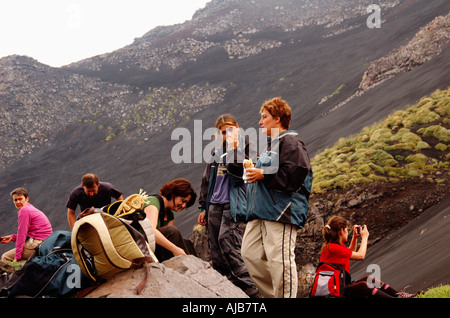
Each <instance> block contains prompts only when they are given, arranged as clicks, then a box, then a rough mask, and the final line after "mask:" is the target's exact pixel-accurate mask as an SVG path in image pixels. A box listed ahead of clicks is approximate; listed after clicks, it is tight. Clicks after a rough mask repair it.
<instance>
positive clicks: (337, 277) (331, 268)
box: [309, 262, 346, 298]
mask: <svg viewBox="0 0 450 318" xmlns="http://www.w3.org/2000/svg"><path fill="white" fill-rule="evenodd" d="M345 276H346V273H345V270H344V269H342V267H341V266H339V265H337V264H332V263H325V262H320V263H319V265H318V266H317V270H316V276H315V277H314V283H313V285H312V288H311V293H310V294H309V297H311V298H312V297H340V298H342V297H344V289H345V278H346V277H345Z"/></svg>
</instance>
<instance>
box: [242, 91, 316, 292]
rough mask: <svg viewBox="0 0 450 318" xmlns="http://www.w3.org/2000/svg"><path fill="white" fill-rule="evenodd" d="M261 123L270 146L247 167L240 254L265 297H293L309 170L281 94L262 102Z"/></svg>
mask: <svg viewBox="0 0 450 318" xmlns="http://www.w3.org/2000/svg"><path fill="white" fill-rule="evenodd" d="M260 113H261V120H260V122H259V124H260V126H261V128H262V129H263V133H265V134H267V136H268V148H267V150H266V151H265V152H264V153H262V154H261V156H260V157H259V159H258V161H257V163H256V165H255V168H253V169H249V171H248V173H247V180H248V182H249V186H248V188H247V220H248V223H247V227H246V230H245V233H244V238H243V242H242V257H243V259H244V262H245V264H246V266H247V269H248V271H249V273H250V276H251V277H252V279H253V281H254V282H255V283H256V285H257V287H258V288H259V290H260V292H261V294H262V295H263V296H265V297H275V298H291V297H292V298H295V297H297V288H298V278H297V268H296V264H295V254H294V250H295V243H296V237H297V230H298V229H299V228H301V227H302V226H303V224H304V222H305V221H306V217H307V214H308V209H309V204H308V199H309V195H310V192H311V184H312V170H311V164H310V160H309V156H308V153H307V151H306V148H305V146H304V144H303V142H302V141H301V140H300V139H299V138H298V133H297V132H296V131H293V130H289V124H290V120H291V110H290V107H289V105H288V104H287V103H286V102H285V101H283V100H281V99H280V98H274V99H272V100H269V101H266V102H265V103H264V104H263V105H262V107H261V110H260Z"/></svg>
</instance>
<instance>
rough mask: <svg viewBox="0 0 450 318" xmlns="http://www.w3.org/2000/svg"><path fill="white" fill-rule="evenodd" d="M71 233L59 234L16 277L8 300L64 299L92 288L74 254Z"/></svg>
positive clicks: (59, 232) (13, 279) (8, 294)
mask: <svg viewBox="0 0 450 318" xmlns="http://www.w3.org/2000/svg"><path fill="white" fill-rule="evenodd" d="M71 236H72V234H71V232H68V231H55V232H53V233H52V234H51V235H50V236H49V237H48V238H47V239H46V240H45V241H43V242H42V243H41V244H40V245H39V246H37V247H36V250H35V253H34V255H33V256H32V257H31V258H30V259H29V260H28V261H27V262H26V263H25V265H24V266H23V267H22V268H21V269H19V270H18V271H16V272H14V273H13V274H12V276H13V277H11V279H10V281H11V283H10V284H9V285H10V286H8V288H7V296H8V297H23V296H27V297H64V296H69V295H71V294H72V293H75V292H76V291H79V290H81V289H84V288H86V287H88V286H89V284H90V281H89V279H88V278H87V277H86V276H85V275H84V274H83V273H82V272H81V270H80V267H79V266H78V264H77V262H76V260H75V258H74V256H73V252H72V246H71Z"/></svg>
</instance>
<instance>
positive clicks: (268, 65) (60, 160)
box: [0, 0, 450, 235]
mask: <svg viewBox="0 0 450 318" xmlns="http://www.w3.org/2000/svg"><path fill="white" fill-rule="evenodd" d="M255 3H258V4H259V5H260V8H259V9H258V10H254V6H253V5H254V4H255ZM383 3H384V4H385V5H384V4H383V7H382V12H383V22H382V27H381V29H369V28H367V26H366V19H367V16H368V14H367V12H366V11H365V9H366V7H367V4H366V2H365V1H358V2H357V3H356V4H355V2H348V1H331V2H330V1H325V0H324V1H322V0H321V1H318V0H317V1H310V2H306V1H299V2H296V1H281V2H279V3H278V4H277V6H278V8H277V9H276V8H275V7H274V5H273V4H271V2H269V1H261V2H256V1H254V2H252V1H212V2H211V4H210V5H208V6H207V7H206V8H205V9H203V10H200V11H199V12H198V13H197V14H196V15H194V17H193V19H192V21H188V22H187V23H185V24H182V25H176V26H170V27H161V28H157V29H155V30H152V31H150V32H149V33H148V34H146V35H144V36H143V37H142V38H140V39H136V41H135V43H133V44H132V45H130V46H128V47H126V48H123V49H121V50H118V51H116V52H113V53H111V54H105V55H102V56H99V57H94V58H91V59H87V60H83V61H80V62H77V63H74V64H72V65H68V66H66V67H63V68H60V69H54V68H50V67H47V66H43V65H39V63H38V62H37V61H33V60H30V59H22V58H21V57H13V58H11V57H10V58H6V59H2V60H0V65H2V66H4V65H6V66H8V65H9V66H8V67H2V68H0V70H1V71H0V72H2V73H1V76H0V120H1V121H2V125H1V126H0V127H6V125H9V126H7V127H8V129H6V130H4V131H2V140H1V141H0V142H2V147H1V149H2V151H5V149H8V155H7V156H6V155H4V154H2V157H1V159H2V162H3V163H4V168H3V170H2V171H1V172H0V178H1V180H2V181H3V182H2V183H1V184H0V195H1V197H3V198H4V200H2V202H0V211H1V212H0V222H1V224H2V228H1V231H2V233H5V232H6V233H8V232H10V231H11V230H13V229H15V226H16V215H15V212H14V207H13V205H12V202H11V199H10V198H9V192H10V191H11V190H12V189H13V188H14V187H16V186H25V187H27V188H28V189H29V191H30V193H31V201H32V202H33V203H34V204H35V205H36V206H37V207H39V208H40V209H42V210H43V211H45V212H46V213H47V214H48V215H49V217H50V220H51V221H52V224H53V225H54V227H55V228H56V229H67V221H66V209H65V203H66V200H67V196H68V194H69V193H70V190H71V189H72V188H73V187H75V186H77V185H78V184H79V183H80V178H81V176H82V175H83V174H84V173H86V172H88V171H93V172H96V173H97V174H98V175H99V176H100V178H101V180H104V181H109V182H112V183H113V184H114V185H116V186H117V187H118V188H119V189H121V190H123V191H124V193H125V195H130V194H132V193H134V192H137V191H139V189H140V188H143V189H145V190H146V191H147V193H152V192H157V191H158V190H159V188H160V186H161V185H162V184H164V183H165V182H167V181H169V180H171V179H173V178H175V177H186V178H187V179H189V180H191V181H192V182H193V184H194V185H195V187H196V188H197V189H198V187H199V184H200V176H201V173H202V170H203V168H204V165H203V164H195V163H189V164H175V163H173V162H172V160H171V149H172V147H173V146H174V145H175V144H176V142H177V141H173V140H171V132H172V130H173V129H174V128H176V127H186V128H188V129H190V131H191V132H193V131H194V130H193V120H195V119H199V120H200V119H201V120H202V123H203V128H204V129H206V128H207V127H211V126H212V125H213V123H214V120H215V118H216V117H217V116H218V115H220V114H221V113H224V112H231V113H233V114H235V115H236V116H237V119H238V121H239V123H240V125H241V127H244V128H247V127H257V122H258V120H259V118H258V114H257V111H258V109H259V106H260V105H261V103H262V102H263V101H264V100H265V99H267V98H270V97H273V96H282V97H283V98H284V99H286V100H287V101H288V102H289V104H290V105H291V106H292V108H293V122H292V128H294V129H300V132H301V135H302V138H303V139H304V141H305V143H306V145H307V148H308V150H309V152H310V154H311V156H312V155H313V154H315V153H317V152H319V151H320V150H322V149H324V148H326V147H328V146H330V145H332V144H333V143H334V142H336V141H337V140H338V139H339V138H340V137H343V136H348V135H351V134H353V133H356V132H358V131H360V130H361V129H362V128H363V127H366V126H368V125H370V124H372V123H373V122H376V121H378V120H381V119H382V118H384V117H386V116H387V115H388V114H390V113H391V112H392V111H393V110H396V109H398V108H404V107H405V106H406V105H407V104H413V103H415V102H417V101H418V100H419V99H420V98H421V97H423V96H426V95H428V94H431V93H432V92H433V91H435V90H436V89H438V88H440V89H445V88H446V87H447V86H448V85H449V84H450V76H449V75H448V73H447V72H443V70H445V69H448V68H449V63H450V58H449V54H450V53H449V50H448V44H447V45H446V46H444V47H443V48H442V51H441V53H440V54H439V55H437V56H434V57H433V58H432V59H431V60H429V61H427V62H426V63H424V64H422V65H418V66H416V67H414V68H413V69H411V70H410V71H409V72H404V73H399V74H398V75H396V76H395V77H393V78H391V79H389V80H388V81H385V82H383V83H382V84H380V85H378V86H376V87H373V88H371V89H369V90H367V91H365V92H364V93H363V94H361V95H357V96H355V97H354V98H353V99H351V100H348V99H349V98H350V97H352V96H353V95H354V94H355V93H356V92H358V91H359V85H360V83H361V81H362V79H363V74H364V72H365V71H366V70H367V69H368V67H369V65H370V63H371V62H372V61H376V60H377V59H379V58H381V57H383V56H388V54H389V53H390V52H392V51H393V50H394V49H396V48H399V47H402V46H403V45H406V44H407V43H408V42H409V41H410V40H411V39H413V38H414V36H415V35H416V34H417V32H418V31H419V30H420V28H422V27H424V26H425V25H427V24H428V23H429V22H430V21H432V20H433V19H434V18H435V17H437V16H444V15H445V14H447V13H448V12H449V10H450V3H449V2H448V1H445V0H432V1H425V0H410V1H385V2H383ZM305 5H310V6H309V7H308V6H307V7H302V6H305ZM349 5H351V6H352V7H353V8H354V9H355V10H357V14H355V13H354V12H351V11H348V10H344V9H345V8H348V6H349ZM295 8H297V10H300V9H301V10H300V11H301V12H300V13H299V11H296V10H294V9H295ZM299 8H300V9H299ZM291 13H292V14H291ZM306 13H308V14H306ZM337 22H339V23H337ZM280 42H281V45H279V43H280ZM153 57H155V58H156V59H152V58H153ZM231 57H232V58H231ZM11 74H13V75H11ZM9 76H13V77H9ZM52 81H55V84H54V87H53V86H52V85H53V84H52V83H53V82H52ZM338 88H340V89H338ZM52 89H54V90H56V91H55V92H53V91H51V90H52ZM333 92H337V93H336V94H333ZM326 96H332V97H330V98H328V99H327V100H326V101H325V102H321V101H323V99H324V97H326ZM344 101H347V102H346V103H345V104H343V105H342V106H340V107H337V108H336V106H337V105H340V104H341V103H342V102H344ZM185 106H188V107H185ZM20 107H25V108H26V107H28V109H29V111H28V112H23V110H22V109H21V108H20ZM186 108H187V109H188V110H186ZM333 109H334V110H333ZM330 110H333V111H330ZM13 112H17V113H16V114H18V115H16V116H11V115H10V114H12V113H13ZM20 114H22V115H23V116H22V117H23V120H24V121H15V122H14V125H12V124H11V120H13V119H14V120H16V119H15V118H17V117H18V116H19V117H20ZM66 115H67V117H65V116H66ZM46 118H47V119H49V120H48V121H46V120H45V119H46ZM33 121H35V122H37V123H36V124H41V125H40V126H37V127H35V128H33V129H34V130H36V132H31V131H29V130H24V128H26V126H27V125H28V124H29V123H30V122H33ZM33 127H34V126H33ZM14 129H18V130H17V131H15V130H14ZM21 131H23V132H25V133H21ZM33 133H36V135H32V134H33ZM5 134H6V138H4V136H5ZM9 134H11V135H9ZM16 135H18V136H20V138H16V137H12V136H16ZM28 136H31V138H27V137H28ZM33 136H34V137H36V138H34V137H33ZM191 137H192V138H194V136H191ZM14 138H15V139H14ZM34 139H36V140H34ZM46 139H47V140H46ZM205 143H207V141H203V145H205ZM30 144H32V145H33V146H31V145H30ZM21 151H22V152H23V153H22V154H21V155H20V156H17V157H16V154H17V153H19V154H20V152H21ZM24 155H26V156H24ZM11 158H14V160H13V161H11V160H10V159H11ZM196 213H197V212H196V208H195V207H193V208H191V209H190V210H189V211H188V212H184V213H183V214H181V215H178V216H177V224H178V225H179V226H180V228H181V229H182V230H183V232H184V233H185V235H189V233H190V232H191V229H192V225H193V224H195V220H196Z"/></svg>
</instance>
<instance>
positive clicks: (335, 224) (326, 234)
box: [320, 216, 348, 253]
mask: <svg viewBox="0 0 450 318" xmlns="http://www.w3.org/2000/svg"><path fill="white" fill-rule="evenodd" d="M347 226H348V221H347V220H346V219H345V218H343V217H341V216H333V217H332V218H331V219H329V220H328V223H327V225H325V226H324V228H323V230H322V236H323V239H324V240H325V244H323V245H322V249H321V250H320V253H322V252H323V251H324V250H325V249H326V248H327V247H328V245H329V244H330V243H339V231H340V230H342V229H345V228H347ZM328 227H329V228H328Z"/></svg>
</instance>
